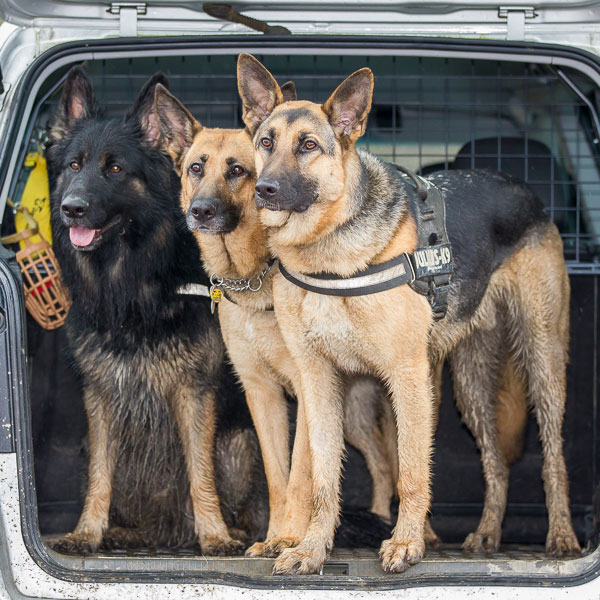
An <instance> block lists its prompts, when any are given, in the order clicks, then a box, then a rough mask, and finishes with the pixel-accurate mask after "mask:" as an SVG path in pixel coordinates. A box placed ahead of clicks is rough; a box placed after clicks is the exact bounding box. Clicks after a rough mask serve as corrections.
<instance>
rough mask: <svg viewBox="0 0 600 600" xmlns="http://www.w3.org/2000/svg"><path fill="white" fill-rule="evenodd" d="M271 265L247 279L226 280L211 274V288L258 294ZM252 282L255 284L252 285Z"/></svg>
mask: <svg viewBox="0 0 600 600" xmlns="http://www.w3.org/2000/svg"><path fill="white" fill-rule="evenodd" d="M273 264H274V261H269V262H268V263H267V264H266V266H265V268H264V269H263V270H262V272H261V273H259V274H258V275H255V276H254V277H249V278H247V279H228V278H227V277H219V276H218V275H217V274H216V273H213V274H212V275H211V276H210V284H211V285H212V286H213V287H216V288H225V289H226V290H231V291H232V292H245V291H246V290H250V291H251V292H258V290H260V288H261V287H262V284H263V279H264V277H265V275H266V274H267V273H268V272H269V271H270V270H271V268H272V267H273ZM254 282H256V283H255V284H254ZM253 284H254V285H253Z"/></svg>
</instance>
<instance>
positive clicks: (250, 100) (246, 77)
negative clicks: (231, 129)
mask: <svg viewBox="0 0 600 600" xmlns="http://www.w3.org/2000/svg"><path fill="white" fill-rule="evenodd" d="M237 78H238V90H239V93H240V98H241V99H242V107H243V112H242V119H243V121H244V123H245V125H246V127H247V128H248V130H249V131H250V133H251V134H252V135H254V133H255V132H256V130H257V129H258V127H259V125H260V124H261V123H262V122H263V121H264V120H265V119H266V118H267V117H268V116H269V115H270V114H271V113H272V112H273V109H274V108H275V107H276V106H277V105H278V104H281V103H282V102H283V94H282V93H281V88H280V87H279V85H277V82H276V81H275V79H274V78H273V75H271V73H269V71H267V69H266V68H265V67H264V66H263V65H262V64H261V63H260V62H258V61H257V60H256V59H255V58H254V56H252V55H250V54H240V56H239V58H238V63H237Z"/></svg>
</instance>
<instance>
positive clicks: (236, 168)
mask: <svg viewBox="0 0 600 600" xmlns="http://www.w3.org/2000/svg"><path fill="white" fill-rule="evenodd" d="M245 172H246V169H244V167H242V166H241V165H235V166H234V167H232V168H231V171H230V173H231V174H232V175H236V176H239V175H243V174H244V173H245Z"/></svg>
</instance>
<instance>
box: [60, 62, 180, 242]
mask: <svg viewBox="0 0 600 600" xmlns="http://www.w3.org/2000/svg"><path fill="white" fill-rule="evenodd" d="M158 83H161V84H163V85H165V86H168V82H167V80H166V78H165V77H164V76H163V75H161V74H157V75H155V76H154V77H152V78H151V79H150V80H149V81H148V82H147V83H146V85H145V86H144V88H143V89H142V91H141V92H140V94H139V96H138V98H137V100H136V101H135V103H134V105H133V107H132V109H131V111H130V112H129V113H128V114H127V116H126V117H125V119H124V121H119V120H112V121H104V122H102V121H99V120H98V118H97V108H96V102H95V99H94V93H93V90H92V86H91V84H90V81H89V80H88V78H87V76H86V75H85V73H84V72H83V71H82V70H81V69H80V68H79V67H74V68H73V69H71V71H70V72H69V74H68V76H67V79H66V81H65V86H64V90H63V94H62V98H61V100H60V105H59V109H58V113H57V115H56V117H55V119H54V122H53V123H52V126H51V131H50V141H51V146H50V149H49V152H48V156H49V160H50V163H51V169H52V173H53V175H54V177H55V181H54V185H53V188H54V189H53V212H54V216H53V221H54V226H55V228H56V227H59V228H60V227H65V228H68V233H69V239H70V242H71V244H72V246H73V248H75V249H76V250H81V251H88V252H90V251H93V250H97V249H99V248H101V247H106V246H107V245H108V244H110V243H114V241H115V240H117V239H118V238H119V237H120V236H121V237H123V238H128V241H129V242H131V241H132V240H133V239H134V238H136V237H140V236H144V235H145V234H146V233H147V232H148V230H149V229H150V228H151V227H153V226H154V223H155V222H156V221H157V220H160V219H161V218H164V214H162V213H164V208H165V206H163V204H165V202H171V203H172V200H173V196H172V191H173V190H172V183H171V181H170V171H171V169H170V166H169V164H168V162H169V161H168V159H167V158H166V157H165V156H163V155H162V154H161V153H160V152H159V151H157V147H158V144H159V130H158V124H157V121H156V117H155V116H154V110H153V102H154V89H155V87H156V85H157V84H158ZM150 188H152V190H150ZM156 190H159V192H158V194H157V192H156ZM161 198H162V200H164V201H161Z"/></svg>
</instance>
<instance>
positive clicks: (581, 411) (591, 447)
mask: <svg viewBox="0 0 600 600" xmlns="http://www.w3.org/2000/svg"><path fill="white" fill-rule="evenodd" d="M256 57H257V58H258V59H259V60H261V62H263V63H264V64H265V65H266V66H267V68H268V69H269V70H270V71H271V72H272V73H273V74H274V75H275V77H276V78H277V80H278V81H279V83H280V84H281V83H283V82H285V81H288V80H292V81H294V82H295V84H296V88H297V92H298V97H299V98H300V99H310V100H313V101H317V102H322V101H325V100H326V99H327V97H328V96H329V95H330V94H331V92H332V91H333V90H334V89H335V87H336V86H337V85H338V84H339V83H340V82H341V81H342V79H343V78H344V77H346V76H347V75H349V74H350V73H352V72H353V71H354V70H356V69H359V68H361V67H363V66H369V67H370V68H371V69H372V70H373V72H374V75H375V95H374V99H373V109H372V112H371V114H370V117H369V123H368V127H367V132H366V134H365V136H364V137H363V138H361V139H360V141H359V146H360V147H362V148H365V149H368V150H369V151H371V152H373V153H375V154H377V155H379V156H380V157H382V158H383V159H385V160H388V161H392V162H395V163H397V164H400V165H403V166H405V167H408V168H411V169H413V170H416V171H418V172H420V173H422V174H424V175H426V174H428V173H431V172H433V171H435V170H438V169H458V168H487V169H493V170H501V171H506V172H508V173H510V174H512V175H515V176H517V177H520V178H522V179H524V180H525V181H527V182H528V183H529V184H530V185H531V186H532V187H533V188H534V189H535V191H536V192H537V194H538V195H539V196H540V198H541V199H542V201H543V202H544V205H545V207H546V210H547V211H548V214H549V215H550V216H551V218H552V219H553V220H554V221H555V223H556V224H557V226H558V228H559V230H560V232H561V235H562V238H563V242H564V249H565V257H566V259H567V263H568V266H569V269H570V271H571V273H572V274H579V273H586V274H600V261H599V256H600V214H599V211H600V177H599V160H600V154H599V152H598V130H597V122H598V120H597V115H596V110H597V109H596V107H597V103H598V100H599V97H598V91H597V85H596V84H595V82H593V81H592V80H591V79H589V78H588V77H587V76H585V75H583V74H581V73H580V72H579V71H576V70H575V69H566V68H565V69H563V70H562V71H559V70H554V69H553V68H551V67H550V66H548V65H547V64H537V63H535V62H531V61H529V62H520V61H516V60H497V59H493V60H484V59H470V58H457V57H447V58H444V57H441V58H433V57H414V56H361V55H357V56H351V55H344V56H340V55H335V54H334V53H332V54H331V55H325V54H318V55H317V54H315V55H311V54H303V55H294V56H290V55H283V54H282V55H280V56H275V55H260V54H256ZM236 60H237V54H235V53H233V52H232V54H231V55H224V54H220V55H218V56H209V55H196V56H180V57H173V56H168V57H166V56H165V57H148V58H141V57H137V58H132V59H106V60H94V61H89V62H87V63H86V64H85V65H84V67H85V69H86V71H87V73H88V74H89V75H90V77H91V79H92V83H93V86H94V90H95V94H96V96H97V99H98V103H99V105H100V106H101V107H102V108H103V111H104V112H103V114H104V116H105V117H107V118H108V117H119V116H122V115H124V114H125V113H126V111H127V110H128V109H129V108H130V106H131V104H132V102H133V100H134V98H135V97H136V96H137V94H138V93H139V90H140V89H141V88H142V86H143V85H144V83H145V82H146V80H147V79H148V78H149V77H150V76H151V75H152V74H154V73H155V72H157V71H162V72H164V73H165V74H166V75H167V76H168V78H169V81H170V87H171V90H172V92H173V93H174V94H175V95H176V96H177V97H178V98H179V99H180V100H181V101H182V102H183V103H184V104H185V105H186V106H187V107H188V108H189V109H190V111H191V112H192V113H193V114H194V115H195V116H196V117H197V118H198V119H199V120H200V122H201V123H202V124H204V125H205V126H208V127H228V128H237V127H242V126H243V124H242V121H241V107H240V102H239V98H238V92H237V81H236V76H235V73H236V69H235V65H236ZM63 72H64V71H63ZM57 81H58V77H57V78H56V80H55V81H53V82H50V83H51V85H55V84H56V83H57ZM61 92H62V88H61V87H60V86H56V90H55V91H54V92H53V93H52V94H50V95H49V96H48V97H47V99H45V100H44V102H43V104H42V105H41V106H40V108H39V111H38V115H37V118H36V122H35V123H34V124H32V130H33V129H35V130H38V131H39V130H43V129H44V128H45V127H46V125H47V123H48V121H49V119H50V118H51V116H52V115H53V114H54V112H55V110H56V106H57V103H58V100H59V97H60V94H61ZM584 279H585V280H586V281H585V282H583V281H582V280H584ZM594 279H595V280H597V278H590V277H579V278H577V277H575V278H573V281H572V288H573V290H574V294H573V298H578V299H579V304H577V303H573V304H572V305H573V306H574V307H575V308H574V312H573V313H572V314H573V315H581V317H580V319H577V318H572V331H573V337H574V339H575V338H576V336H577V335H578V334H581V332H587V333H589V330H590V322H591V321H590V320H591V319H592V318H595V317H594V315H596V312H595V311H596V308H595V304H594V297H593V296H592V295H591V294H590V293H589V288H590V286H591V285H592V284H593V285H597V284H596V283H594V282H593V281H591V280H594ZM575 280H577V281H575ZM575 311H577V312H575ZM596 322H597V321H594V323H596ZM588 337H589V336H588ZM595 340H596V338H594V341H591V340H588V341H586V342H583V341H581V342H580V343H579V348H578V351H577V353H573V356H574V357H576V358H574V359H573V360H572V361H571V367H570V368H571V369H572V371H571V373H573V375H572V376H571V380H570V388H569V403H571V404H570V406H572V399H575V400H576V402H575V404H577V410H576V411H573V410H571V411H569V407H568V409H567V416H566V421H565V447H566V454H567V459H568V462H569V473H570V476H571V477H572V481H573V482H574V485H572V490H571V501H572V505H571V509H572V513H573V516H574V521H575V526H576V529H577V533H578V535H579V536H580V538H581V539H586V538H588V537H589V535H588V534H589V530H590V527H591V526H590V520H591V518H590V515H591V512H592V495H593V491H594V485H595V483H596V481H597V479H598V477H597V472H596V471H597V468H596V454H597V442H596V440H597V439H600V438H598V436H597V434H596V429H595V428H596V422H595V418H596V417H595V415H597V414H600V413H598V412H597V406H596V403H597V401H596V397H595V396H596V394H595V390H596V389H597V380H596V371H597V364H596V362H595V361H596V360H597V359H596V358H595V357H596V354H594V353H595V352H596V351H597V348H596V341H595ZM450 387H451V386H450V385H449V383H448V382H447V381H446V384H445V392H444V394H445V396H449V395H451V393H449V388H450ZM58 394H59V392H58V391H57V392H56V395H57V396H58ZM440 423H441V426H440V430H439V431H438V437H437V439H438V442H437V446H438V448H440V450H439V451H437V454H436V457H435V460H434V462H435V465H436V474H435V479H434V485H433V487H434V510H433V512H434V526H435V527H436V530H437V529H440V531H441V534H442V537H443V539H444V540H445V541H446V540H447V541H450V542H457V541H458V540H459V539H461V538H464V534H465V532H467V531H469V530H470V528H472V527H473V526H474V525H475V524H476V520H477V519H478V518H479V514H480V510H481V499H482V497H483V491H482V483H481V474H480V473H481V466H480V463H479V456H478V454H477V449H476V448H475V446H474V443H473V442H472V440H471V438H470V437H469V435H468V433H467V432H466V431H465V430H464V428H461V422H460V418H459V417H458V416H457V414H456V410H455V409H454V406H453V405H452V404H451V403H448V402H445V403H444V405H443V406H442V415H441V417H440ZM575 432H576V433H575ZM44 435H46V437H47V440H48V441H47V445H48V447H50V446H51V443H52V442H51V435H50V434H49V433H48V434H46V433H45V434H44ZM41 437H42V436H41V435H40V439H41ZM42 441H43V440H42ZM45 443H46V442H45ZM40 444H41V442H40ZM41 447H42V445H40V448H41ZM42 455H43V452H42V451H37V456H38V457H41V456H42ZM63 458H64V457H63V456H62V455H61V459H63ZM43 459H44V460H45V455H44V457H43ZM36 460H38V459H37V458H36ZM41 462H42V460H41V459H40V464H41ZM49 463H50V461H48V464H49ZM44 465H45V463H44ZM43 468H46V467H45V466H44V467H43ZM53 469H55V467H54V466H48V467H47V472H48V473H55V472H56V471H55V470H53ZM56 469H58V467H56ZM351 469H352V468H351V467H348V469H347V473H348V476H347V477H346V478H345V480H344V486H345V488H344V497H345V498H349V499H350V502H352V501H353V498H352V494H355V495H357V496H358V495H361V496H364V495H365V493H364V486H362V485H360V486H357V485H356V481H357V480H359V478H358V477H357V478H355V479H354V481H353V478H352V477H351V476H350V473H351V472H352V471H351ZM41 470H42V467H40V473H41ZM39 479H40V480H41V479H42V477H41V476H40V477H39ZM47 479H58V478H56V477H53V478H51V477H50V476H49V475H48V476H47ZM361 481H362V480H361ZM353 484H354V488H352V485H353ZM47 487H48V489H49V490H50V491H48V492H46V491H45V490H44V489H42V487H41V486H40V489H42V492H41V495H40V497H39V498H40V500H42V499H43V498H51V501H52V502H55V498H56V497H61V496H59V494H55V495H53V493H54V491H53V488H52V485H51V484H48V486H47ZM73 487H76V485H75V484H73ZM358 487H360V488H361V489H359V490H357V489H356V488H358ZM438 492H441V493H439V494H438ZM38 493H39V490H38ZM510 493H511V496H509V507H508V513H507V520H506V522H505V529H504V536H505V539H506V540H507V541H515V542H518V543H527V544H531V543H543V539H544V536H545V533H546V530H547V523H546V522H545V518H546V516H545V506H544V503H543V502H544V496H543V488H542V479H541V449H540V448H539V445H538V441H537V435H536V431H534V430H533V429H532V428H530V431H529V433H528V441H527V444H526V450H525V457H524V459H523V460H522V461H521V462H520V463H519V464H517V465H515V467H514V469H513V470H512V471H511V492H510ZM44 494H45V495H44ZM42 497H43V498H42ZM61 498H62V497H61ZM440 500H441V502H440ZM61 501H62V500H61ZM48 504H50V501H49V502H48ZM40 505H41V506H42V505H43V502H40ZM61 510H62V508H61ZM461 511H462V512H461ZM77 512H78V509H77V510H74V514H76V513H77ZM445 515H447V516H448V519H447V522H448V523H449V525H448V527H447V531H448V533H445V531H444V523H445V521H444V520H443V517H444V516H445ZM435 519H437V521H435ZM48 522H50V519H48ZM42 530H44V527H42ZM46 530H47V531H51V530H52V527H51V526H48V527H47V528H46Z"/></svg>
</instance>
